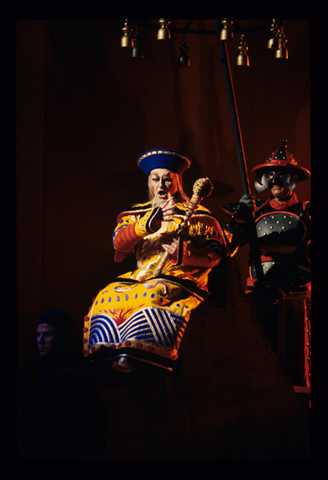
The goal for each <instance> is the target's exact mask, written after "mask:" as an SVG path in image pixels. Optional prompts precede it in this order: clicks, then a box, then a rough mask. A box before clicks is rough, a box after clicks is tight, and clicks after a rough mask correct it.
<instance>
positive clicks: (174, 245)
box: [161, 233, 179, 262]
mask: <svg viewBox="0 0 328 480" xmlns="http://www.w3.org/2000/svg"><path fill="white" fill-rule="evenodd" d="M161 242H162V245H163V248H164V250H166V251H167V253H168V254H169V257H170V259H171V260H173V261H174V262H176V261H177V259H178V249H179V239H178V238H177V237H175V236H173V235H170V234H167V233H164V234H163V235H161Z"/></svg>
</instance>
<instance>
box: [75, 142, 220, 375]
mask: <svg viewBox="0 0 328 480" xmlns="http://www.w3.org/2000/svg"><path fill="white" fill-rule="evenodd" d="M190 164H191V159H190V158H189V157H188V156H187V155H185V154H183V153H180V152H178V151H175V150H168V149H166V150H159V149H156V150H149V151H147V152H145V153H143V154H142V155H141V156H140V157H139V158H138V159H137V165H138V166H139V167H140V168H141V169H142V170H143V171H144V172H145V173H146V174H147V175H148V187H149V201H148V202H147V203H143V204H136V205H134V206H133V207H132V208H130V209H129V210H127V211H124V212H123V213H121V214H120V215H119V216H118V219H117V226H116V228H115V231H114V235H113V245H114V249H115V261H116V262H121V261H122V260H123V259H124V258H125V257H127V256H129V255H135V258H136V269H135V270H134V271H131V272H128V273H125V274H123V275H120V276H119V277H118V278H117V280H116V281H114V282H113V283H110V284H109V285H107V286H106V287H105V288H104V289H102V290H101V291H99V293H98V295H97V297H96V298H95V299H94V302H93V304H92V307H91V308H90V310H89V314H88V315H87V316H86V317H85V323H84V328H83V330H84V338H83V342H84V355H85V356H88V357H89V358H90V359H92V358H93V359H96V358H106V359H108V358H112V359H113V360H115V361H114V363H113V368H114V369H116V370H120V371H125V372H129V371H131V370H132V369H133V365H132V364H135V363H136V359H137V363H138V362H140V361H142V362H147V363H150V364H153V365H157V366H160V367H163V368H165V369H167V370H172V366H173V364H174V360H175V359H176V358H177V357H178V349H179V346H180V343H181V340H182V337H183V334H184V331H185V329H186V326H187V323H188V321H189V317H190V313H191V311H192V310H193V309H194V308H196V307H197V306H198V305H199V304H200V303H201V302H202V301H204V300H205V299H206V296H207V294H208V286H207V283H208V275H209V272H210V270H211V269H212V268H213V267H214V266H216V265H218V263H219V262H220V260H221V258H222V257H224V256H226V255H227V249H226V240H225V237H224V232H223V229H222V228H221V226H220V224H219V222H218V220H217V219H216V218H215V217H214V216H213V215H212V214H211V212H210V211H209V210H208V209H206V208H205V207H203V206H200V205H199V204H197V205H196V207H195V209H194V211H193V213H192V214H191V216H189V217H188V215H189V214H190V211H191V210H190V208H191V207H190V205H191V203H190V202H192V199H193V197H192V199H191V201H190V199H189V198H188V197H187V196H186V194H185V193H184V191H183V188H182V177H181V175H182V173H183V172H184V171H185V170H186V169H187V168H188V167H189V166H190ZM206 180H208V179H206ZM196 183H197V182H196ZM204 196H207V195H201V197H202V198H203V197H204ZM187 217H188V219H187V220H186V218H187ZM182 225H184V228H182ZM179 227H180V230H181V232H180V233H179V235H177V232H178V231H179Z"/></svg>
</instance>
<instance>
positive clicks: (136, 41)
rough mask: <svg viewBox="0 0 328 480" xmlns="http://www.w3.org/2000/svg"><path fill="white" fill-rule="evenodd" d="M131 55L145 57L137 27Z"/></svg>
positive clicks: (138, 57) (137, 57) (136, 57)
mask: <svg viewBox="0 0 328 480" xmlns="http://www.w3.org/2000/svg"><path fill="white" fill-rule="evenodd" d="M131 57H132V58H135V59H141V58H143V51H142V48H141V46H140V45H139V36H138V31H137V27H136V29H135V35H134V46H133V48H132V51H131Z"/></svg>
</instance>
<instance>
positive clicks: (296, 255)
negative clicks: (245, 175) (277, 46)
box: [222, 140, 311, 386]
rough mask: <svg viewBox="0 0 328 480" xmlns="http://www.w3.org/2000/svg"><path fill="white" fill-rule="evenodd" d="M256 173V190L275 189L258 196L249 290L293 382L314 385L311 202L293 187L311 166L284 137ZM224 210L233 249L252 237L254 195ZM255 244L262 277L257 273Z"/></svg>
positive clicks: (257, 168) (274, 346)
mask: <svg viewBox="0 0 328 480" xmlns="http://www.w3.org/2000/svg"><path fill="white" fill-rule="evenodd" d="M252 173H254V174H255V176H256V179H255V188H256V189H257V191H258V192H262V191H264V190H265V189H269V190H270V193H271V195H270V197H269V198H268V199H267V200H265V201H264V200H256V202H255V210H254V215H255V230H256V243H255V245H254V244H253V245H251V248H250V258H249V277H248V279H247V290H246V294H249V295H250V296H251V298H252V299H253V300H254V302H255V306H256V311H257V317H258V320H259V323H260V325H261V327H262V328H263V330H264V333H265V334H266V336H267V338H268V340H269V341H270V343H271V346H272V348H273V350H274V352H275V353H276V355H277V356H278V358H279V359H280V360H281V363H282V364H283V365H284V366H285V368H286V370H287V373H289V375H290V378H291V380H292V381H293V382H294V385H295V384H296V385H300V384H301V385H304V386H309V378H310V377H309V374H310V373H311V372H310V336H311V332H310V320H309V309H310V300H309V299H310V295H311V259H310V247H311V231H310V230H311V208H310V207H311V206H310V202H308V201H306V202H304V203H301V202H299V200H298V198H297V195H296V193H295V191H294V189H295V187H296V184H297V182H298V181H302V180H306V179H307V178H308V177H309V176H310V172H309V171H308V170H306V169H305V168H303V167H300V166H299V165H298V164H297V162H296V161H295V159H294V158H293V156H292V155H291V154H289V152H288V151H287V141H286V140H283V142H282V144H281V146H280V148H279V149H277V150H276V151H274V152H273V153H272V154H271V155H270V156H269V158H268V159H267V160H266V162H265V163H263V164H261V165H258V166H257V167H255V168H253V170H252ZM222 210H223V211H224V212H225V213H226V214H228V215H230V216H231V220H230V222H229V225H228V226H227V227H226V234H227V237H228V239H229V246H230V250H231V254H232V255H233V254H234V253H235V252H236V251H237V250H238V248H240V247H241V246H243V245H244V244H246V243H251V242H252V240H251V238H252V226H253V227H254V220H253V217H252V198H251V196H250V195H248V194H246V195H243V196H242V198H241V199H240V201H239V203H234V204H230V205H225V206H224V207H222ZM254 247H255V248H254ZM256 248H258V249H259V253H260V262H261V268H262V271H263V282H262V283H261V282H259V280H258V275H257V269H256V262H255V258H256V257H255V255H256V253H255V252H256ZM260 272H261V270H260ZM304 352H305V353H304Z"/></svg>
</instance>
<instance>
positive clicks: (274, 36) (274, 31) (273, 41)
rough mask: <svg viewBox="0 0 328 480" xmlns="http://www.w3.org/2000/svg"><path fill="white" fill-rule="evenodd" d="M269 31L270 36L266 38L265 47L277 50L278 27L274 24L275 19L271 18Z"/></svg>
mask: <svg viewBox="0 0 328 480" xmlns="http://www.w3.org/2000/svg"><path fill="white" fill-rule="evenodd" d="M270 32H272V36H271V37H270V38H269V40H268V45H267V47H268V48H269V49H272V50H278V48H279V40H278V37H277V35H278V33H279V29H278V26H277V24H276V21H275V19H273V20H272V23H271V27H270Z"/></svg>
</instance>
